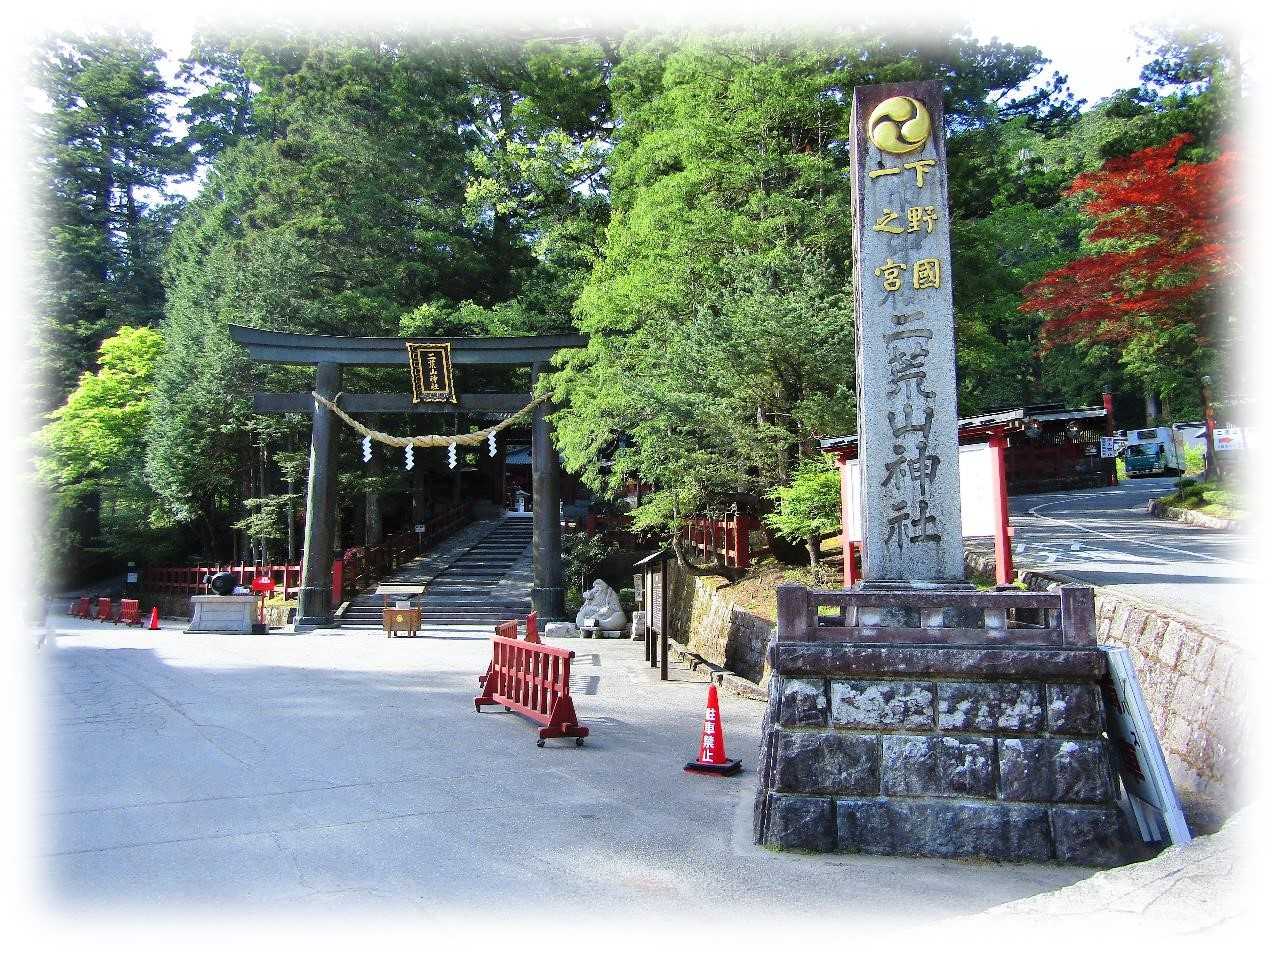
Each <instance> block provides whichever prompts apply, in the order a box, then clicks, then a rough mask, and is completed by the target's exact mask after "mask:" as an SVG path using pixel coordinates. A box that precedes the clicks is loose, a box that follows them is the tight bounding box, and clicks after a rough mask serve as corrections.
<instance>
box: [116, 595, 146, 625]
mask: <svg viewBox="0 0 1275 956" xmlns="http://www.w3.org/2000/svg"><path fill="white" fill-rule="evenodd" d="M114 623H116V624H127V625H128V626H129V627H133V626H134V625H136V626H137V627H141V625H142V605H141V602H140V601H139V600H137V599H136V598H124V599H123V600H121V601H120V612H119V614H117V615H115V621H114Z"/></svg>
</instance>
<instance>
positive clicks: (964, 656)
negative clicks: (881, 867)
mask: <svg viewBox="0 0 1275 956" xmlns="http://www.w3.org/2000/svg"><path fill="white" fill-rule="evenodd" d="M771 647H772V650H771V656H772V657H774V658H776V659H775V660H774V661H773V662H772V663H773V666H774V668H775V673H774V676H773V677H772V680H771V684H770V703H769V706H768V716H767V722H766V726H765V728H764V729H763V743H762V748H763V751H762V760H761V763H762V777H763V779H762V781H761V782H760V784H759V787H758V797H757V804H756V807H755V817H754V829H755V834H754V835H755V837H756V839H757V842H759V843H763V844H767V845H771V846H778V847H783V848H788V849H806V850H817V851H823V852H836V851H840V852H861V853H881V854H897V855H913V856H940V857H966V856H980V857H985V858H989V859H997V860H1034V861H1045V860H1051V859H1052V860H1058V861H1061V862H1067V863H1082V864H1087V865H1096V866H1112V865H1117V864H1119V863H1122V862H1126V861H1127V859H1128V846H1129V842H1128V838H1129V834H1128V831H1127V828H1126V824H1125V821H1124V817H1123V814H1122V813H1121V812H1120V811H1119V810H1118V808H1117V807H1116V805H1115V802H1114V801H1115V798H1116V796H1117V793H1118V791H1117V784H1116V778H1115V773H1114V765H1113V762H1112V759H1111V753H1110V749H1109V744H1108V743H1107V741H1106V740H1105V738H1104V737H1103V736H1102V728H1103V710H1102V699H1101V695H1100V693H1099V691H1098V686H1097V681H1098V679H1099V678H1100V677H1101V676H1102V674H1103V673H1104V672H1105V658H1103V657H1102V655H1101V654H1100V653H1098V652H1097V651H1088V650H1034V649H1029V648H1020V649H1016V650H1014V651H1013V652H1011V653H1010V656H1009V657H1005V653H1006V652H1005V651H995V650H983V651H979V650H972V649H969V648H956V647H933V646H926V647H921V646H913V647H900V646H895V647H883V646H880V645H878V646H875V647H872V646H862V645H859V646H856V645H823V646H821V647H819V648H817V649H816V648H814V647H812V645H804V646H803V645H800V644H798V645H792V644H779V643H778V642H776V643H775V644H773V645H772V646H771ZM998 655H999V656H998Z"/></svg>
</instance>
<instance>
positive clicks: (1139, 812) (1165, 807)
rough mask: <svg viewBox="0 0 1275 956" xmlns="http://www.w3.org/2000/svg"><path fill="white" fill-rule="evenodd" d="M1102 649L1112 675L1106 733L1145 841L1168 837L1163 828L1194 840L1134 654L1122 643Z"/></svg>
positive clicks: (1106, 690)
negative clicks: (1148, 707) (1144, 693)
mask: <svg viewBox="0 0 1275 956" xmlns="http://www.w3.org/2000/svg"><path fill="white" fill-rule="evenodd" d="M1101 649H1102V651H1103V652H1104V653H1105V654H1106V655H1107V679H1106V680H1105V681H1103V687H1102V697H1103V704H1104V705H1105V708H1104V709H1105V710H1106V712H1107V737H1108V738H1110V740H1111V744H1112V746H1113V747H1114V748H1115V751H1116V765H1117V766H1118V767H1119V768H1120V780H1121V782H1123V783H1124V788H1125V792H1126V793H1127V794H1128V795H1129V805H1130V807H1131V808H1132V810H1133V816H1134V819H1135V820H1137V822H1138V829H1139V830H1140V831H1142V839H1143V841H1144V842H1146V843H1154V842H1159V841H1160V840H1163V839H1164V837H1163V835H1162V831H1161V827H1163V829H1164V830H1167V831H1168V835H1169V840H1170V841H1171V842H1173V843H1176V844H1185V843H1190V842H1191V831H1190V830H1188V829H1187V825H1186V819H1185V818H1184V817H1183V816H1182V805H1181V804H1180V803H1178V794H1177V791H1176V790H1174V789H1173V780H1172V779H1171V778H1170V777H1169V767H1168V765H1167V764H1166V763H1165V762H1164V751H1162V750H1161V749H1160V741H1159V740H1158V739H1157V738H1156V735H1155V728H1154V727H1153V726H1152V724H1151V715H1150V714H1149V713H1148V712H1147V704H1146V701H1144V700H1143V699H1142V688H1140V687H1139V686H1138V675H1137V672H1136V671H1135V670H1134V669H1133V658H1132V657H1130V656H1129V652H1128V651H1127V650H1125V649H1124V648H1123V647H1110V646H1107V645H1102V646H1101Z"/></svg>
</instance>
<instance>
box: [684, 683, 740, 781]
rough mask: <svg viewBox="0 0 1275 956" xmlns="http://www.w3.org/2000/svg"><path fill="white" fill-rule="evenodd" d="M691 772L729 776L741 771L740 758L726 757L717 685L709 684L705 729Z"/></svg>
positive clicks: (688, 767)
mask: <svg viewBox="0 0 1275 956" xmlns="http://www.w3.org/2000/svg"><path fill="white" fill-rule="evenodd" d="M685 769H686V770H687V771H688V772H690V773H715V774H718V775H719V776H723V777H729V776H731V775H732V774H736V773H739V771H740V765H739V761H738V760H728V759H727V758H726V735H725V734H723V733H722V712H721V709H720V708H718V706H717V685H716V684H709V685H708V706H707V707H705V708H704V731H703V733H701V734H700V739H699V756H698V758H697V759H695V760H692V761H691V762H690V763H688V764H687V765H686V767H685Z"/></svg>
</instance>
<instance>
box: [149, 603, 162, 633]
mask: <svg viewBox="0 0 1275 956" xmlns="http://www.w3.org/2000/svg"><path fill="white" fill-rule="evenodd" d="M146 629H147V630H148V631H158V630H159V607H158V605H157V606H155V607H153V608H151V622H150V624H148V625H147V626H146Z"/></svg>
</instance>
